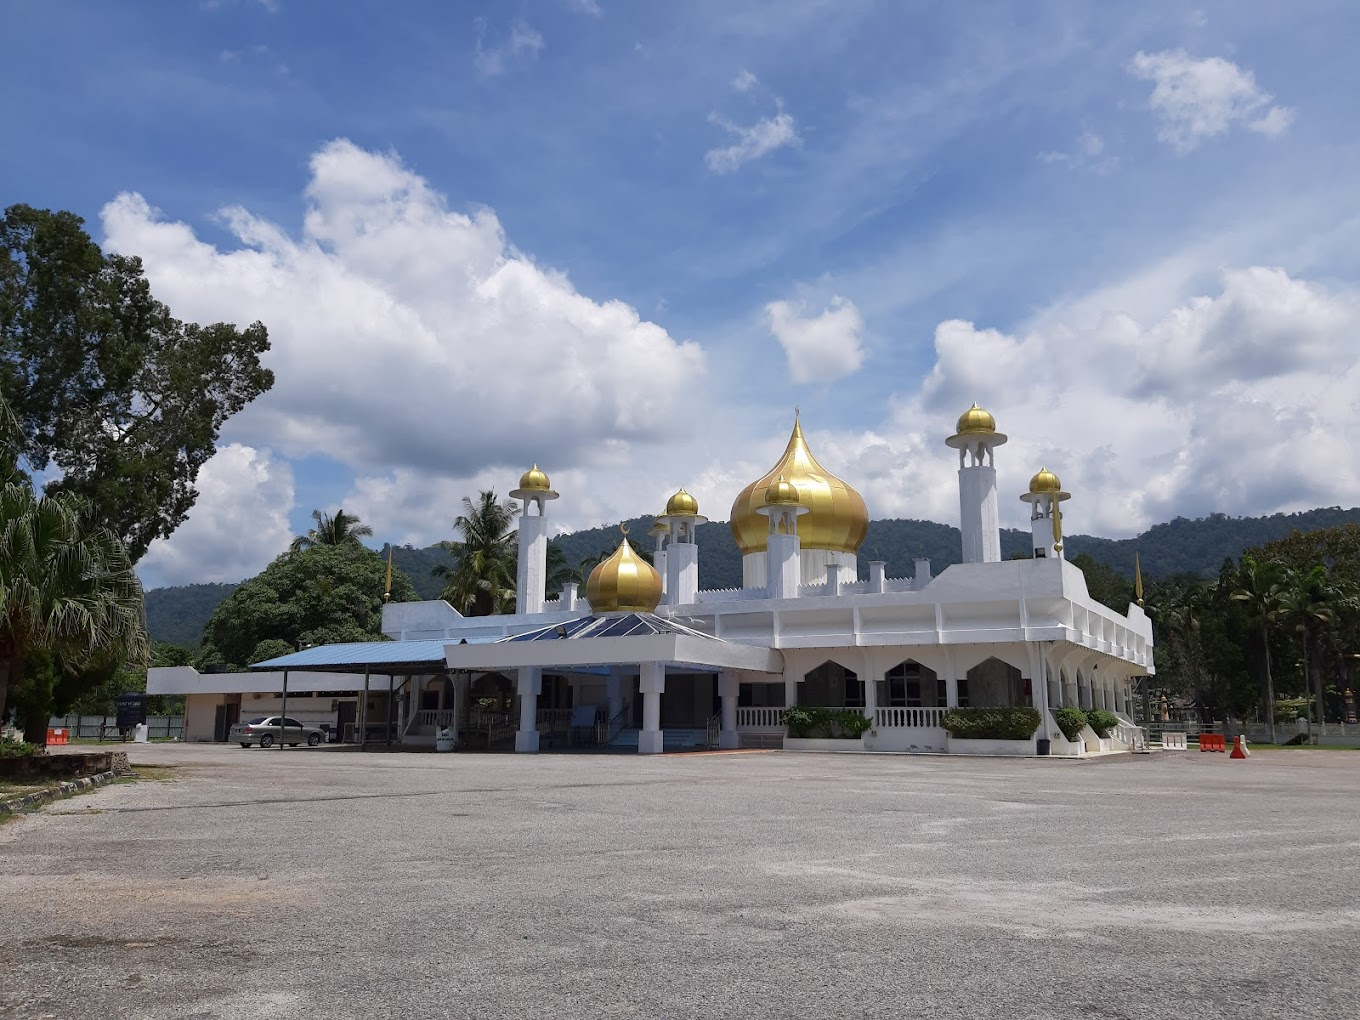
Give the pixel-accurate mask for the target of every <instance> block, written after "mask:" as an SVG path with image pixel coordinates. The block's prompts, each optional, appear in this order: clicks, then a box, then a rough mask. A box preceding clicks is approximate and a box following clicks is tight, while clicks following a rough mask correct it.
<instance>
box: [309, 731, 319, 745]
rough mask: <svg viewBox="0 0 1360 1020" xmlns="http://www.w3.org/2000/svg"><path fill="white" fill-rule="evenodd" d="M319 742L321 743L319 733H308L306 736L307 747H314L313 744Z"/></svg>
mask: <svg viewBox="0 0 1360 1020" xmlns="http://www.w3.org/2000/svg"><path fill="white" fill-rule="evenodd" d="M319 743H321V734H320V733H312V734H310V735H309V736H308V737H307V746H308V747H315V746H316V745H317V744H319Z"/></svg>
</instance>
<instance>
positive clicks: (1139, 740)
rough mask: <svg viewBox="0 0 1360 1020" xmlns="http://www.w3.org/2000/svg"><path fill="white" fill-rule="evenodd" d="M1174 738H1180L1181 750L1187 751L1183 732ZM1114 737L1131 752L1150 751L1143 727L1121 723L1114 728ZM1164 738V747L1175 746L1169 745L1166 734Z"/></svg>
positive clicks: (1176, 734)
mask: <svg viewBox="0 0 1360 1020" xmlns="http://www.w3.org/2000/svg"><path fill="white" fill-rule="evenodd" d="M1173 736H1174V737H1179V738H1180V745H1179V746H1180V750H1182V751H1184V750H1185V734H1184V733H1183V732H1182V733H1175V734H1173ZM1114 737H1115V739H1116V740H1118V741H1119V742H1120V743H1121V744H1123V745H1124V746H1125V747H1127V748H1128V749H1129V750H1131V751H1146V750H1147V749H1148V735H1147V730H1145V729H1143V727H1141V726H1130V725H1129V724H1128V723H1120V724H1119V725H1118V726H1116V727H1115V728H1114ZM1162 737H1163V742H1162V746H1163V747H1167V746H1173V745H1167V743H1166V739H1165V738H1166V734H1165V733H1164V734H1163V735H1162Z"/></svg>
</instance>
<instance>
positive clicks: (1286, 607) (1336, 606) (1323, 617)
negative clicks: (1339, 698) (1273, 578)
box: [1281, 565, 1353, 734]
mask: <svg viewBox="0 0 1360 1020" xmlns="http://www.w3.org/2000/svg"><path fill="white" fill-rule="evenodd" d="M1352 600H1353V595H1352V593H1351V591H1350V586H1349V585H1347V584H1346V583H1345V582H1343V581H1334V580H1332V578H1330V577H1329V576H1328V575H1327V568H1326V567H1324V566H1321V565H1318V566H1315V567H1313V568H1312V569H1311V570H1306V571H1304V570H1295V571H1291V572H1290V573H1289V575H1288V577H1287V578H1286V587H1285V590H1284V592H1283V593H1282V594H1281V611H1282V615H1283V616H1284V617H1285V618H1286V619H1287V620H1289V621H1290V622H1292V623H1293V624H1294V628H1295V629H1296V630H1297V631H1298V632H1299V636H1300V638H1301V639H1302V641H1303V671H1304V676H1305V678H1306V679H1307V680H1308V685H1309V687H1310V688H1311V689H1312V695H1313V704H1314V720H1315V721H1316V723H1317V726H1318V733H1319V734H1321V732H1322V724H1323V722H1324V721H1325V718H1324V714H1323V701H1322V636H1323V634H1325V633H1327V632H1329V631H1334V630H1335V628H1336V627H1337V625H1338V624H1339V622H1340V621H1341V618H1342V616H1343V615H1344V614H1345V613H1346V612H1348V611H1350V610H1351V609H1352V608H1353V607H1352Z"/></svg>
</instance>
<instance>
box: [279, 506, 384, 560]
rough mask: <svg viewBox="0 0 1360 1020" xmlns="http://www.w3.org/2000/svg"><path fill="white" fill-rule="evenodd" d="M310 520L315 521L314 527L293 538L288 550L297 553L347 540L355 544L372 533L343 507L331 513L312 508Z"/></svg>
mask: <svg viewBox="0 0 1360 1020" xmlns="http://www.w3.org/2000/svg"><path fill="white" fill-rule="evenodd" d="M312 520H313V521H315V522H316V527H314V528H311V529H310V530H308V532H307V534H305V535H299V536H298V537H297V538H295V539H293V544H292V545H291V546H290V547H289V551H291V552H295V553H298V552H302V551H304V550H306V549H311V548H312V547H313V546H318V545H344V544H345V543H347V542H353V543H354V544H356V545H357V544H359V539H361V538H370V537H372V535H373V529H372V528H370V527H369V526H368V525H367V524H365V523H364V522H363V521H361V520H359V518H357V517H355V516H354V515H353V514H347V513H345V510H344V508H343V507H341V508H340V509H339V510H337V511H336V512H335V513H334V514H333V515H332V514H328V513H323V512H322V511H320V510H313V511H312Z"/></svg>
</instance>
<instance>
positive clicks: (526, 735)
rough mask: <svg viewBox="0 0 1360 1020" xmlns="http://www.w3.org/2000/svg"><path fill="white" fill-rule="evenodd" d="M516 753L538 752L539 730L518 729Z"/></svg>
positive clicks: (516, 733) (516, 732)
mask: <svg viewBox="0 0 1360 1020" xmlns="http://www.w3.org/2000/svg"><path fill="white" fill-rule="evenodd" d="M515 753H516V754H538V730H516V731H515Z"/></svg>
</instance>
